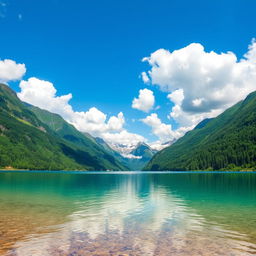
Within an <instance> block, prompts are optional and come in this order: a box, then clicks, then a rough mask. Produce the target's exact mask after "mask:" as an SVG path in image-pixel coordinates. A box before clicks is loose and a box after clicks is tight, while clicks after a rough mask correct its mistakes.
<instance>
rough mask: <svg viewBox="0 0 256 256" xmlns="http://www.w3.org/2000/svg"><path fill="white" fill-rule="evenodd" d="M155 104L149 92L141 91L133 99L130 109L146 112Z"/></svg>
mask: <svg viewBox="0 0 256 256" xmlns="http://www.w3.org/2000/svg"><path fill="white" fill-rule="evenodd" d="M154 104H155V96H154V94H153V92H152V91H151V90H148V89H143V90H140V91H139V97H138V98H134V99H133V102H132V108H136V109H138V110H142V111H144V112H148V111H149V110H151V109H152V108H153V106H154Z"/></svg>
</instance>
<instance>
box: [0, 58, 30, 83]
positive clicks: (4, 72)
mask: <svg viewBox="0 0 256 256" xmlns="http://www.w3.org/2000/svg"><path fill="white" fill-rule="evenodd" d="M25 73H26V66H25V64H17V63H16V62H15V61H13V60H8V59H6V60H0V82H3V83H6V82H8V81H13V80H20V79H21V78H22V77H23V76H24V74H25Z"/></svg>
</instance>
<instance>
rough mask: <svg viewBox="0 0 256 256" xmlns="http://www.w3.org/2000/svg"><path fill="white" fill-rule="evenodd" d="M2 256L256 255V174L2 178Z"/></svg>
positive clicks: (10, 174)
mask: <svg viewBox="0 0 256 256" xmlns="http://www.w3.org/2000/svg"><path fill="white" fill-rule="evenodd" d="M0 254H1V255H22V256H23V255H24V256H28V255H33V256H34V255H38V256H39V255H40V256H44V255H90V256H91V255H140V256H141V255H168V256H169V255H179V256H180V255H196V256H198V255H230V256H231V255H242V256H244V255H245V256H246V255H256V173H132V174H131V173H121V174H120V173H87V174H78V173H64V172H59V173H56V172H55V173H50V172H1V173H0Z"/></svg>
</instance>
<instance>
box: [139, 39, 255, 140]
mask: <svg viewBox="0 0 256 256" xmlns="http://www.w3.org/2000/svg"><path fill="white" fill-rule="evenodd" d="M143 61H146V62H148V64H149V65H150V66H151V69H150V70H149V71H148V72H147V73H145V72H144V73H143V76H142V77H143V80H144V81H147V78H148V79H150V81H151V83H152V84H153V85H157V86H159V87H160V89H161V90H162V91H165V92H168V93H169V94H168V98H169V99H170V100H171V101H172V102H173V103H174V106H173V107H172V110H171V113H170V115H169V117H170V118H173V119H174V120H175V121H176V122H177V123H178V124H179V125H180V126H181V128H180V129H183V130H184V131H186V130H188V129H191V128H193V127H194V126H195V125H196V124H197V123H198V122H200V121H202V120H203V119H204V118H207V117H214V116H216V115H218V114H220V113H221V112H223V111H224V110H225V109H227V108H228V107H230V106H231V105H233V104H235V103H236V102H238V101H240V100H242V99H244V98H245V97H246V96H247V94H249V93H250V92H252V91H254V90H256V42H255V40H253V41H252V43H251V45H250V46H249V49H248V52H247V53H246V54H245V55H244V58H242V59H241V60H238V59H237V57H236V55H235V54H234V53H232V52H227V53H220V54H218V53H216V52H214V51H211V52H206V51H205V50H204V47H203V46H202V45H201V44H198V43H192V44H190V45H188V46H186V47H184V48H182V49H179V50H176V51H173V52H170V51H167V50H164V49H159V50H157V51H156V52H154V53H152V54H151V55H150V56H149V57H147V58H144V59H143ZM147 83H148V81H147ZM169 128H170V127H169ZM166 130H167V129H166ZM167 134H168V133H167ZM171 134H172V132H169V136H171Z"/></svg>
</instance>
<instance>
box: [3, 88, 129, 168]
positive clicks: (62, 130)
mask: <svg viewBox="0 0 256 256" xmlns="http://www.w3.org/2000/svg"><path fill="white" fill-rule="evenodd" d="M7 166H11V167H13V168H18V169H36V170H37V169H42V170H106V169H111V170H126V168H125V167H124V166H123V165H122V164H121V163H120V162H119V161H118V160H117V159H115V158H114V157H113V156H112V155H110V154H109V153H108V152H107V151H106V150H105V149H104V148H103V147H102V146H101V145H99V144H97V142H96V141H95V140H94V139H93V138H92V137H91V136H86V135H84V134H82V133H80V132H79V131H77V130H76V129H75V128H74V127H73V126H72V125H70V124H68V123H67V122H66V121H64V120H63V118H62V117H60V116H59V115H56V114H52V113H50V112H48V111H45V110H41V109H39V108H36V107H33V106H30V105H28V104H25V103H23V102H22V101H20V100H19V99H18V97H17V96H16V93H15V92H14V91H12V90H11V89H10V88H9V87H8V86H6V85H3V84H0V167H1V168H5V167H7Z"/></svg>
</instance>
